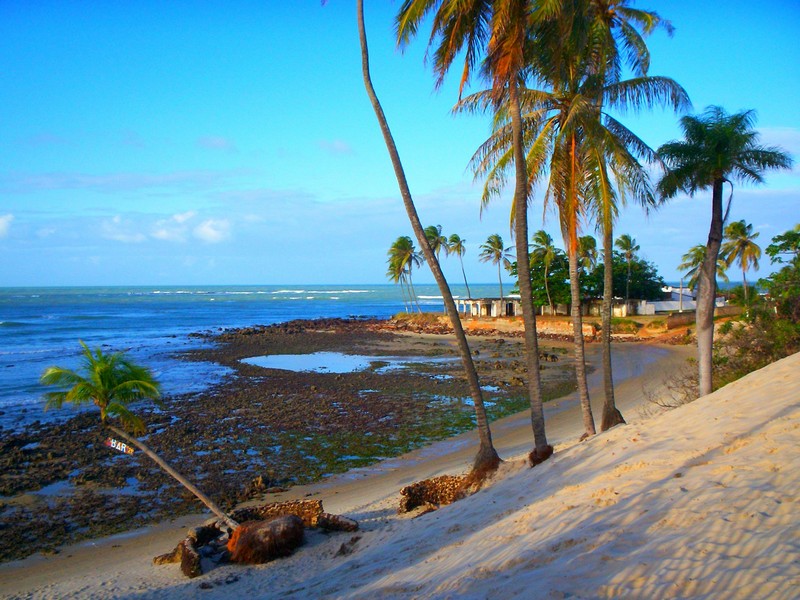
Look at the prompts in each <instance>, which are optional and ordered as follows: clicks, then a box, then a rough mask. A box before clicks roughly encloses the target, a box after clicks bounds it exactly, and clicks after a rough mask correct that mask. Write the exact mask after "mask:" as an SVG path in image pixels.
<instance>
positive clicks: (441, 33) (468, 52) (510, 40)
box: [396, 0, 553, 464]
mask: <svg viewBox="0 0 800 600" xmlns="http://www.w3.org/2000/svg"><path fill="white" fill-rule="evenodd" d="M532 9H534V10H538V11H541V12H542V14H545V13H547V12H548V11H551V10H552V9H551V8H549V7H547V6H546V5H545V3H543V4H542V6H539V4H538V3H533V4H532V3H531V2H530V0H469V1H467V2H464V1H463V0H404V2H403V4H402V6H401V8H400V11H399V13H398V16H397V20H396V29H397V36H398V41H399V43H400V44H401V45H403V44H406V43H408V42H409V40H410V39H411V38H413V37H415V36H416V34H417V31H418V29H419V26H420V24H421V23H422V21H423V20H424V19H425V17H426V16H429V15H430V14H433V25H432V32H431V35H430V37H429V42H428V46H429V48H430V49H433V57H434V60H433V68H434V73H435V76H436V85H437V87H438V86H440V85H441V84H442V83H443V81H444V78H445V75H446V74H447V72H448V71H449V70H450V67H451V66H452V64H453V62H454V61H455V60H456V58H458V57H460V56H463V57H464V64H463V68H462V70H461V81H460V86H459V97H460V96H461V94H462V92H463V90H464V87H465V85H466V84H467V82H468V81H469V80H470V77H471V75H472V73H473V71H474V69H475V67H476V65H478V63H479V62H480V64H481V75H482V76H483V78H484V79H486V80H487V81H489V82H490V83H491V91H490V93H489V94H488V96H489V97H490V100H491V103H492V105H493V106H494V107H495V108H496V109H499V107H500V106H501V105H502V104H504V103H505V104H506V105H507V107H508V108H507V110H506V111H505V112H506V114H508V115H509V119H510V122H511V125H510V129H511V138H513V139H512V141H511V146H512V148H513V155H514V160H513V164H514V169H515V188H514V200H513V203H512V204H513V208H512V211H513V215H514V218H513V219H512V221H513V224H514V237H515V240H516V255H517V262H518V264H521V265H527V264H529V263H530V257H529V256H528V199H529V196H530V187H529V181H528V172H527V165H526V162H525V147H524V139H523V138H524V135H525V134H524V131H523V122H522V116H521V110H520V87H521V85H522V81H523V79H524V72H525V71H526V70H527V68H528V61H527V57H526V53H525V51H524V50H525V41H526V38H527V37H528V35H529V33H530V31H529V27H530V23H531V20H532V19H533V15H532V13H531V11H532ZM522 272H525V269H523V270H522ZM519 289H520V296H521V298H520V304H521V305H522V321H523V323H524V330H525V331H524V335H525V349H526V364H527V371H528V394H529V397H530V404H531V427H532V429H533V437H534V449H533V451H532V452H531V455H530V459H531V462H532V463H533V464H537V463H539V462H542V461H544V460H546V459H547V458H548V457H549V456H550V455H551V454H552V453H553V448H552V446H551V445H549V444H548V443H547V435H546V432H545V422H544V408H543V404H542V385H541V378H540V374H539V342H538V339H537V336H536V313H535V310H534V306H533V293H532V290H531V282H530V279H529V278H528V277H520V278H519Z"/></svg>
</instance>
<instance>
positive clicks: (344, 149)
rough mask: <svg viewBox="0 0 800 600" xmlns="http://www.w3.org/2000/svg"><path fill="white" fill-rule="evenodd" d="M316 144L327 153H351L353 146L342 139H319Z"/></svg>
mask: <svg viewBox="0 0 800 600" xmlns="http://www.w3.org/2000/svg"><path fill="white" fill-rule="evenodd" d="M317 145H318V146H319V147H320V148H322V149H323V150H325V152H328V153H329V154H352V153H353V148H352V147H351V146H350V144H348V143H347V142H345V141H344V140H320V141H319V142H317Z"/></svg>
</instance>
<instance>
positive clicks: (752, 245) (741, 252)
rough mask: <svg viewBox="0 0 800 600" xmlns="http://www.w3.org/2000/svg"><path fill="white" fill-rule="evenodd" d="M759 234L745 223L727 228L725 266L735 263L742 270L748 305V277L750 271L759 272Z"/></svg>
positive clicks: (736, 222) (724, 254)
mask: <svg viewBox="0 0 800 600" xmlns="http://www.w3.org/2000/svg"><path fill="white" fill-rule="evenodd" d="M758 236H759V233H758V232H756V233H753V225H752V224H750V223H745V222H744V221H734V222H733V223H729V224H728V226H727V227H725V240H726V241H725V242H724V243H723V244H722V248H721V253H722V256H723V257H725V264H726V265H727V266H729V267H730V266H731V265H732V264H733V263H734V261H735V262H738V263H739V266H740V267H741V268H742V285H743V286H744V302H745V304H747V275H746V272H747V271H748V270H749V269H751V268H752V269H755V270H756V271H758V259H759V258H761V247H760V246H759V245H758V244H756V242H755V239H756V238H757V237H758Z"/></svg>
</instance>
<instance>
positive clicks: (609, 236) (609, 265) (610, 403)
mask: <svg viewBox="0 0 800 600" xmlns="http://www.w3.org/2000/svg"><path fill="white" fill-rule="evenodd" d="M613 248H614V232H613V229H612V226H611V223H610V219H608V218H607V219H606V224H605V226H604V227H603V316H602V327H603V329H602V344H603V396H604V398H603V417H602V419H601V421H600V430H601V431H605V430H607V429H610V428H611V427H614V426H615V425H619V424H621V423H624V422H625V419H623V418H622V413H621V412H619V410H618V409H617V405H616V402H615V399H614V375H613V372H612V369H611V311H612V308H613V303H614V268H613V262H612V260H613Z"/></svg>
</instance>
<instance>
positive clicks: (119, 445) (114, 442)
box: [105, 438, 133, 454]
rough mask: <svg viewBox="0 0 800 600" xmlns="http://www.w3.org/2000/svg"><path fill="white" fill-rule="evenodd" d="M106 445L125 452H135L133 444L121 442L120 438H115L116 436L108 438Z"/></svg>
mask: <svg viewBox="0 0 800 600" xmlns="http://www.w3.org/2000/svg"><path fill="white" fill-rule="evenodd" d="M105 445H106V446H108V447H109V448H113V449H114V450H119V451H120V452H124V453H125V454H133V446H129V445H128V444H126V443H124V442H120V441H119V440H115V439H114V438H106V441H105Z"/></svg>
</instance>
